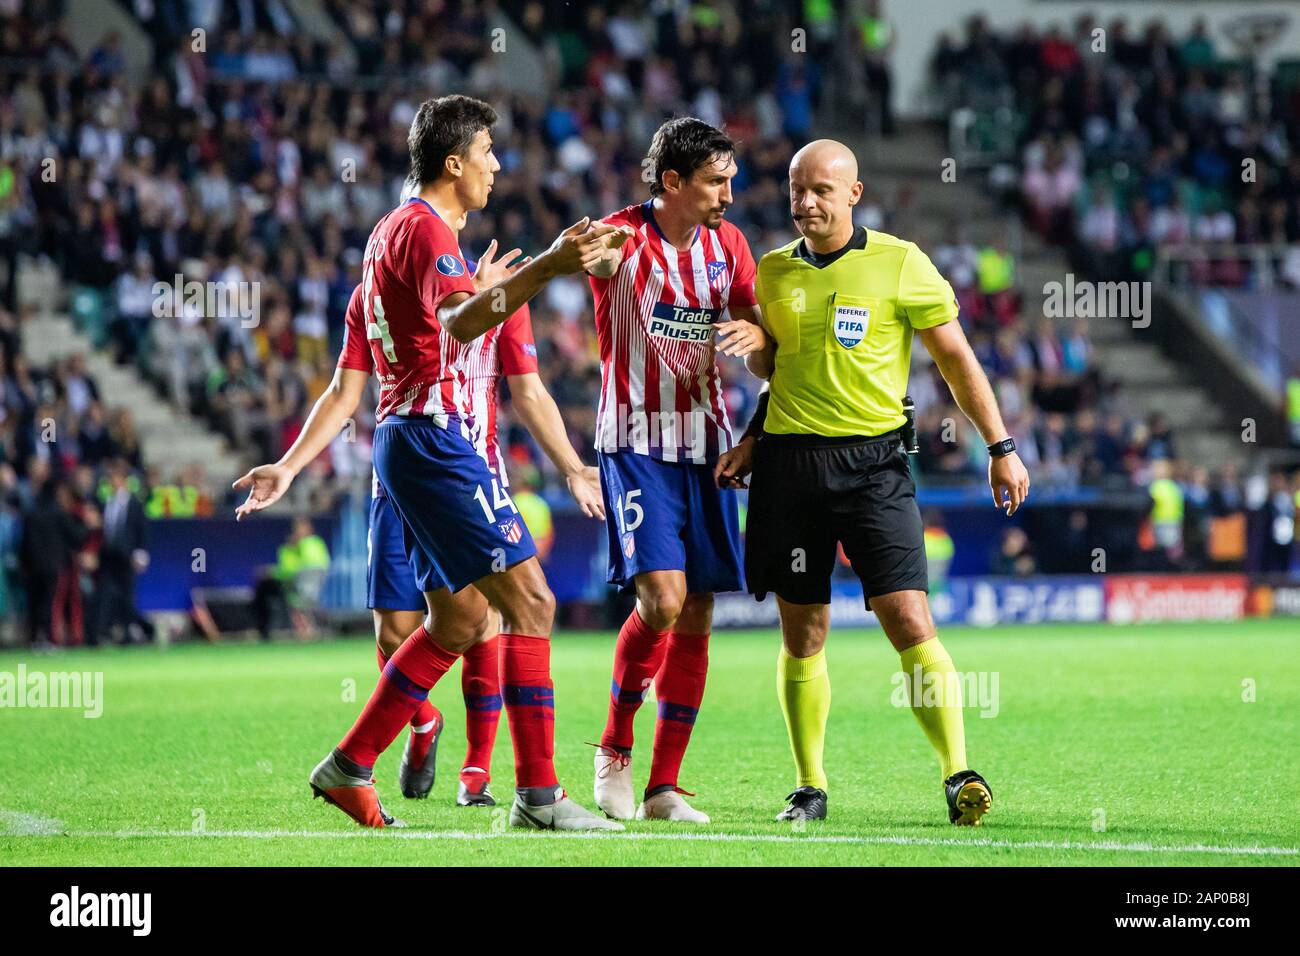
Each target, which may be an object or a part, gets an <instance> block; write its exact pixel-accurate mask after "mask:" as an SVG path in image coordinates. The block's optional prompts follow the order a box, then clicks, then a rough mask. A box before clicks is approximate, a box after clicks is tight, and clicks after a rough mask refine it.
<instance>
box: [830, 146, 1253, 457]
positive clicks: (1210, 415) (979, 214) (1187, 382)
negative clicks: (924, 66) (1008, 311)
mask: <svg viewBox="0 0 1300 956" xmlns="http://www.w3.org/2000/svg"><path fill="white" fill-rule="evenodd" d="M855 140H856V142H855ZM845 141H846V142H848V143H849V144H850V145H853V146H856V145H858V144H861V149H859V150H858V155H859V156H860V157H863V158H864V160H865V161H864V162H863V165H862V170H861V173H860V175H861V178H862V181H863V182H864V183H865V184H867V185H868V186H870V187H871V188H872V189H874V190H876V191H877V192H880V193H882V194H884V195H885V196H886V197H888V196H890V195H893V194H894V193H895V192H896V190H897V189H899V188H900V187H910V188H911V189H912V191H913V204H912V206H911V210H910V212H909V214H908V215H907V218H906V220H905V224H906V225H900V226H899V229H900V231H902V230H904V229H905V228H911V229H916V230H917V231H918V232H919V233H920V236H921V237H922V238H917V237H916V236H912V235H907V234H904V238H916V239H917V241H918V242H921V243H922V244H923V245H924V243H925V241H926V240H925V238H924V237H926V236H927V235H929V236H934V235H938V234H940V233H941V232H942V230H944V229H946V228H947V223H948V222H949V220H950V219H952V218H954V217H956V218H958V219H960V220H962V221H964V222H965V223H966V225H967V229H968V235H969V236H970V238H971V239H972V240H974V241H979V240H980V239H981V238H983V237H988V236H991V235H997V234H998V233H1000V232H1002V231H1003V230H1006V229H1007V228H1008V226H1009V224H1010V223H1011V220H1010V219H1009V218H1008V216H1007V214H1006V213H1004V212H1002V211H1000V210H999V209H998V208H997V207H996V206H995V205H994V203H993V202H992V200H991V199H990V197H989V195H988V194H987V192H986V189H985V183H986V176H985V174H984V172H983V171H981V170H973V169H972V170H963V169H962V168H960V167H958V168H957V170H956V174H957V175H956V181H955V182H950V183H949V182H943V181H942V180H941V179H940V170H941V163H942V161H943V159H944V157H945V156H946V155H947V153H948V147H947V145H946V141H945V139H944V138H943V137H942V136H941V135H940V134H938V133H936V132H935V131H934V130H933V129H932V128H931V127H929V126H927V125H924V124H919V123H906V124H903V125H902V126H901V127H900V130H899V133H898V135H897V136H895V137H893V138H892V139H876V140H874V141H873V142H872V143H870V144H867V143H866V141H865V138H864V137H862V136H861V135H859V136H857V137H849V138H847V139H846V140H845ZM1013 234H1014V235H1015V236H1016V237H1017V238H1018V244H1019V246H1020V248H1019V250H1018V256H1017V269H1018V273H1019V282H1020V286H1021V289H1022V290H1023V292H1024V296H1025V304H1026V308H1025V311H1026V315H1027V318H1028V320H1029V321H1030V322H1031V323H1032V322H1033V321H1034V320H1035V318H1036V317H1037V316H1041V315H1042V314H1043V310H1042V301H1043V299H1044V293H1043V289H1044V287H1045V286H1046V285H1047V284H1048V283H1052V282H1057V283H1060V282H1063V281H1064V280H1065V276H1066V274H1067V273H1068V272H1070V271H1071V267H1070V265H1069V263H1068V262H1067V261H1066V258H1065V256H1064V254H1063V253H1062V252H1061V251H1060V250H1059V249H1056V248H1055V247H1053V246H1050V245H1048V244H1047V243H1046V242H1044V241H1043V240H1042V239H1040V238H1039V237H1038V236H1037V235H1036V234H1035V233H1033V232H1032V231H1030V230H1028V229H1023V228H1019V227H1018V226H1017V227H1015V228H1014V233H1013ZM931 241H932V240H931ZM1013 241H1014V240H1013ZM1076 278H1080V277H1077V276H1076ZM1062 321H1065V322H1066V323H1072V321H1073V320H1070V319H1065V320H1062ZM1087 321H1088V331H1089V335H1090V337H1091V340H1092V344H1093V348H1094V351H1095V354H1096V358H1097V362H1098V364H1099V365H1100V366H1101V368H1102V369H1103V371H1104V374H1105V375H1106V376H1107V377H1108V378H1109V379H1111V380H1114V381H1117V382H1118V383H1119V388H1120V396H1119V401H1120V404H1121V406H1122V407H1124V408H1126V409H1130V410H1131V412H1132V414H1133V415H1135V416H1140V417H1142V418H1144V419H1145V418H1146V417H1147V416H1148V415H1150V414H1151V413H1153V412H1161V413H1163V414H1164V415H1165V417H1166V418H1167V419H1168V420H1169V422H1170V424H1171V425H1172V426H1173V428H1174V441H1175V447H1176V449H1177V452H1178V456H1179V457H1180V458H1182V459H1185V460H1188V461H1197V462H1223V461H1226V460H1228V459H1231V458H1241V457H1242V456H1243V445H1242V441H1241V436H1240V425H1239V423H1237V424H1234V423H1233V422H1229V421H1227V420H1226V416H1225V414H1224V412H1223V411H1222V409H1221V407H1220V405H1219V403H1218V402H1217V401H1216V399H1215V395H1214V392H1213V390H1212V389H1211V388H1210V387H1209V386H1207V385H1206V384H1205V383H1203V382H1200V381H1197V380H1195V379H1194V378H1193V376H1192V373H1191V372H1190V371H1188V370H1187V369H1186V368H1184V367H1183V366H1182V365H1181V364H1180V363H1178V362H1177V361H1175V360H1174V359H1172V358H1169V357H1168V356H1166V355H1165V354H1164V353H1163V352H1162V351H1161V348H1160V346H1159V344H1158V343H1157V339H1156V336H1155V335H1154V334H1151V332H1150V331H1149V330H1145V329H1135V328H1133V327H1132V323H1131V322H1130V321H1129V320H1127V319H1101V318H1094V319H1089V320H1087Z"/></svg>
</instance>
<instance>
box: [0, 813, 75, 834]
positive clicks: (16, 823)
mask: <svg viewBox="0 0 1300 956" xmlns="http://www.w3.org/2000/svg"><path fill="white" fill-rule="evenodd" d="M63 832H64V827H63V824H62V823H60V822H59V821H58V820H56V819H54V818H53V817H42V816H40V815H38V814H35V813H23V812H22V811H20V810H5V809H0V836H3V835H5V834H13V835H14V836H60V835H62V833H63Z"/></svg>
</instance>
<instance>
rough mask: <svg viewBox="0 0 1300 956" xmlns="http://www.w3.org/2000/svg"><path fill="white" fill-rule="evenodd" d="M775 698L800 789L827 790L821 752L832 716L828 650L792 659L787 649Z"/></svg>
mask: <svg viewBox="0 0 1300 956" xmlns="http://www.w3.org/2000/svg"><path fill="white" fill-rule="evenodd" d="M776 696H777V699H778V700H780V701H781V712H782V713H783V714H785V729H786V731H787V732H788V733H789V735H790V750H791V752H792V753H793V754H794V766H795V770H796V771H798V774H799V782H798V783H797V784H795V786H797V787H816V788H817V789H818V790H825V789H826V771H825V770H823V769H822V751H823V750H824V748H825V744H826V717H827V715H828V714H830V712H831V678H830V675H829V674H827V673H826V648H824V647H823V648H822V649H821V650H820V651H818V652H817V653H816V654H814V655H813V656H812V657H791V656H790V654H789V652H788V651H786V649H785V647H784V645H783V646H782V647H781V656H780V657H779V658H778V659H777V663H776Z"/></svg>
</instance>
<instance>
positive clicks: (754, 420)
mask: <svg viewBox="0 0 1300 956" xmlns="http://www.w3.org/2000/svg"><path fill="white" fill-rule="evenodd" d="M770 396H771V392H769V391H768V389H767V386H763V390H762V391H761V392H759V393H758V404H757V405H755V406H754V414H753V417H751V418H750V419H749V424H748V425H747V426H745V434H743V435H741V436H740V440H741V441H744V440H745V439H746V438H753V439H759V438H762V437H763V423H764V422H766V421H767V400H768V398H769V397H770Z"/></svg>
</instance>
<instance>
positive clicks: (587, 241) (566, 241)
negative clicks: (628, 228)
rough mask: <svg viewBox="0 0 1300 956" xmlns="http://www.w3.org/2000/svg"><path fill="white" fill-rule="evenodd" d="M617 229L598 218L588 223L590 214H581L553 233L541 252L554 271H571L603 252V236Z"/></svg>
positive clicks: (557, 273)
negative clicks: (561, 229) (551, 240)
mask: <svg viewBox="0 0 1300 956" xmlns="http://www.w3.org/2000/svg"><path fill="white" fill-rule="evenodd" d="M617 230H618V227H617V226H611V225H610V224H609V223H604V222H599V223H596V224H595V225H592V224H591V217H589V216H583V217H582V218H581V219H579V220H578V221H577V222H575V223H574V224H573V225H572V226H570V227H569V228H568V229H566V230H564V232H562V233H560V234H559V235H558V236H556V237H555V241H554V242H553V243H551V247H550V248H549V249H547V250H546V252H545V253H544V255H545V256H546V258H547V260H548V261H549V262H550V264H551V268H552V269H553V270H554V273H555V275H561V276H565V275H572V274H573V273H575V272H582V271H583V270H584V269H586V268H587V266H588V265H595V264H596V263H597V262H599V261H600V260H601V258H602V257H603V256H604V255H605V237H606V236H608V235H610V234H611V233H613V232H616V231H617Z"/></svg>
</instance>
